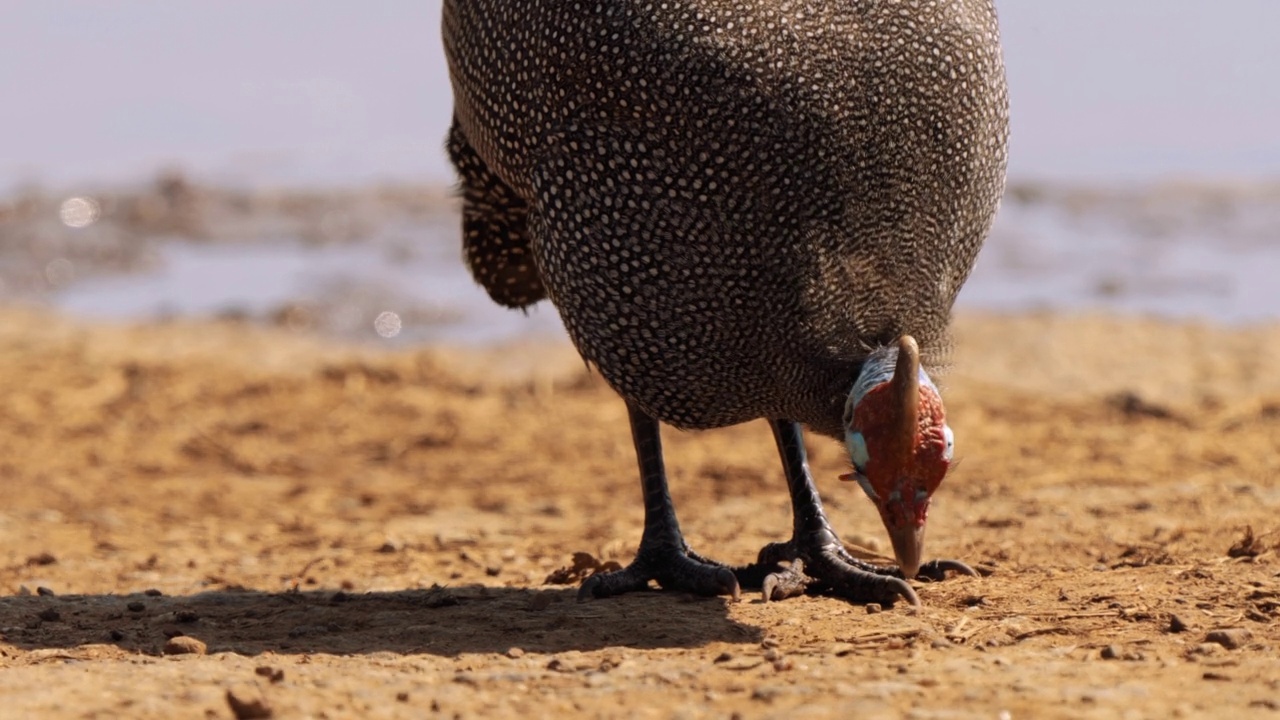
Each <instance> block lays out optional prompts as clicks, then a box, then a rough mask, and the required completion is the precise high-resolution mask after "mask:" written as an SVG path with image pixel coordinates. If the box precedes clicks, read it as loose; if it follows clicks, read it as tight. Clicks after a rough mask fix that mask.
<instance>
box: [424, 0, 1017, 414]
mask: <svg viewBox="0 0 1280 720" xmlns="http://www.w3.org/2000/svg"><path fill="white" fill-rule="evenodd" d="M445 7H446V10H445V37H446V48H447V51H448V55H449V58H450V64H451V68H452V69H453V77H454V93H455V114H456V121H457V133H456V135H460V136H461V137H459V138H458V140H459V141H462V140H465V142H466V143H467V144H469V146H470V148H471V149H472V150H473V151H474V153H475V155H476V156H478V157H479V158H482V159H483V161H484V163H485V165H486V166H487V168H488V170H489V171H490V172H491V173H492V174H493V175H494V176H496V177H497V178H498V179H500V180H501V181H502V182H503V183H504V184H505V185H506V186H507V187H508V188H509V189H510V190H511V192H512V194H513V195H514V196H516V197H518V198H520V200H522V201H523V203H524V204H526V205H527V206H529V207H531V208H532V214H533V217H532V218H531V222H530V223H529V224H530V225H531V226H532V227H533V228H535V229H536V231H535V236H536V238H537V242H536V243H534V244H533V247H532V252H533V253H534V254H535V255H536V258H537V266H538V267H539V268H540V270H541V280H542V283H543V286H544V287H545V288H546V290H547V291H548V293H549V295H550V297H551V299H552V301H553V302H554V303H555V305H556V307H557V308H558V309H559V311H560V313H561V315H562V317H563V318H564V321H565V324H566V326H567V328H568V330H569V333H570V335H571V337H572V338H573V340H574V342H575V343H576V344H577V346H578V348H579V350H580V351H581V352H582V354H583V355H584V356H585V357H586V358H587V359H588V360H590V361H591V362H593V363H594V364H595V365H597V366H598V367H599V368H600V371H601V372H602V373H603V374H604V376H605V378H606V379H607V380H608V381H609V382H610V383H611V384H612V385H613V386H614V387H615V388H616V389H617V390H618V391H619V392H620V393H622V394H623V395H624V396H626V397H628V398H631V399H632V400H634V401H635V402H636V403H637V404H638V405H639V406H640V407H641V408H643V409H645V410H646V411H648V412H650V413H651V414H653V415H655V416H657V417H659V418H661V419H662V420H664V421H667V422H670V423H672V424H675V425H677V426H682V427H690V428H707V427H715V426H722V425H728V424H733V423H738V422H743V421H746V420H751V419H755V418H761V417H788V418H793V419H796V420H798V421H800V422H803V423H805V424H807V425H809V426H810V427H812V428H814V429H815V430H816V431H818V432H822V433H824V434H827V435H831V436H836V437H838V436H839V435H840V433H841V429H840V418H841V411H842V410H843V404H844V394H845V393H847V392H848V387H849V384H850V383H851V378H852V377H854V376H855V375H856V373H857V369H858V366H859V363H860V362H861V360H862V359H863V358H865V357H866V355H867V354H868V352H870V350H871V349H873V348H874V347H876V346H878V345H883V344H886V343H890V342H892V341H893V340H894V339H895V338H896V337H898V335H900V334H903V333H910V334H912V335H913V336H915V337H916V339H917V341H918V342H920V344H921V346H922V348H923V349H924V352H925V357H926V360H928V359H930V358H934V357H938V356H939V355H940V353H939V352H938V351H939V350H940V349H941V348H942V346H943V345H944V343H945V336H946V326H947V321H948V317H949V314H950V308H951V305H952V302H953V301H954V299H955V295H956V293H957V292H958V291H959V289H960V286H961V284H962V283H963V282H964V280H965V278H966V277H967V275H968V273H969V269H970V267H971V266H972V264H973V261H974V259H975V257H976V255H977V252H978V249H979V247H980V245H981V243H982V239H983V237H984V235H985V234H986V232H987V229H988V227H989V225H990V222H991V218H992V215H993V213H994V210H995V207H996V204H997V202H998V199H999V197H1000V194H1001V191H1002V188H1003V180H1004V162H1005V153H1004V147H1005V134H1006V131H1005V128H1006V106H1005V101H1004V84H1003V82H1004V79H1003V78H1004V75H1003V69H1002V65H1001V61H1000V54H999V50H998V45H997V43H996V40H995V38H996V27H995V17H994V11H993V9H992V8H991V5H990V2H989V0H955V1H935V2H889V1H887V0H875V1H871V2H868V1H866V0H831V1H822V2H815V1H813V0H809V1H807V2H806V1H798V0H791V1H786V0H782V1H778V0H773V1H769V0H756V1H751V0H693V1H675V0H669V1H668V2H656V1H649V0H604V1H603V2H597V3H580V2H573V1H572V0H536V1H535V0H449V1H448V2H446V4H445ZM481 40H482V42H480V41H481ZM464 180H465V178H464Z"/></svg>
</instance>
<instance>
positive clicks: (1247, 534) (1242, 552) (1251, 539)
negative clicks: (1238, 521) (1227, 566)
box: [1227, 525, 1267, 558]
mask: <svg viewBox="0 0 1280 720" xmlns="http://www.w3.org/2000/svg"><path fill="white" fill-rule="evenodd" d="M1266 551H1267V544H1266V542H1264V541H1263V539H1262V538H1261V537H1260V536H1258V535H1254V534H1253V526H1252V525H1246V526H1245V528H1244V534H1242V535H1241V536H1240V539H1239V540H1237V541H1236V542H1235V544H1234V545H1232V546H1231V547H1230V548H1228V549H1227V556H1228V557H1233V558H1243V557H1249V558H1253V557H1258V556H1259V555H1261V554H1262V553H1264V552H1266Z"/></svg>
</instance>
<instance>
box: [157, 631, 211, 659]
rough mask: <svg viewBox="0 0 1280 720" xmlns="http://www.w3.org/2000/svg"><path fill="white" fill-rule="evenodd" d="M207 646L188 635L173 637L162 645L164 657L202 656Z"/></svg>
mask: <svg viewBox="0 0 1280 720" xmlns="http://www.w3.org/2000/svg"><path fill="white" fill-rule="evenodd" d="M208 651H209V648H208V646H206V645H205V644H204V643H203V642H200V641H199V640H197V639H195V638H193V637H191V636H190V635H175V636H174V637H171V638H169V640H168V642H166V643H165V644H164V654H165V655H204V654H205V653H206V652H208Z"/></svg>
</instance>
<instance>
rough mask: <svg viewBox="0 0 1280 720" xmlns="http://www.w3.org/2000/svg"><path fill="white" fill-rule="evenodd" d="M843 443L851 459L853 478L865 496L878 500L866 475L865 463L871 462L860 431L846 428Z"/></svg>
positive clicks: (865, 442)
mask: <svg viewBox="0 0 1280 720" xmlns="http://www.w3.org/2000/svg"><path fill="white" fill-rule="evenodd" d="M844 444H845V447H847V448H848V449H849V459H850V460H853V479H854V480H857V481H858V485H859V486H860V487H861V488H862V491H863V492H865V493H866V494H867V497H869V498H871V499H872V500H875V501H877V502H879V500H880V498H879V497H878V496H877V495H876V491H875V490H873V489H872V488H871V481H870V480H868V479H867V475H866V468H867V463H869V462H871V455H870V454H869V453H868V452H867V441H866V439H865V438H863V437H862V433H860V432H855V431H853V430H848V431H846V432H845V435H844Z"/></svg>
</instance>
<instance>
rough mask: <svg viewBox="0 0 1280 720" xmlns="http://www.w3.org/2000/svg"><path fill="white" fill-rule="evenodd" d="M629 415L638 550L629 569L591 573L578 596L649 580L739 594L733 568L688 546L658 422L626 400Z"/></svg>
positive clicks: (637, 586) (701, 591)
mask: <svg viewBox="0 0 1280 720" xmlns="http://www.w3.org/2000/svg"><path fill="white" fill-rule="evenodd" d="M627 412H628V414H629V415H630V417H631V438H632V441H633V442H634V443H635V447H636V459H637V460H638V461H639V464H640V485H641V487H642V488H643V490H644V534H643V535H642V536H641V537H640V550H639V552H637V553H636V557H635V560H632V561H631V564H630V565H628V566H627V567H625V568H623V569H621V570H617V571H615V572H609V573H599V574H596V575H592V576H591V577H589V578H587V579H586V581H584V582H583V583H582V587H581V589H579V590H578V599H579V600H584V599H587V598H593V597H596V598H602V597H609V596H611V595H620V594H622V593H625V592H630V591H632V590H643V589H645V588H647V587H648V586H649V581H650V580H656V581H657V583H658V584H659V585H661V586H662V587H663V588H664V589H668V590H684V591H686V592H691V593H696V594H698V595H732V596H733V597H734V598H735V599H737V597H738V595H739V590H738V580H737V578H736V577H735V576H734V574H733V571H732V570H730V569H729V568H727V567H725V566H724V565H721V564H720V563H716V562H713V561H710V560H707V559H705V558H702V557H699V556H698V555H697V554H696V553H694V552H693V551H692V550H690V549H689V546H688V544H687V543H685V541H684V535H683V534H681V532H680V523H679V521H677V520H676V511H675V507H674V506H673V505H672V504H671V493H670V492H669V491H668V490H667V472H666V469H665V467H664V466H663V461H662V438H661V436H660V435H659V431H658V421H657V420H655V419H653V418H652V417H650V416H649V415H647V414H646V413H645V412H643V411H642V410H640V408H638V407H636V406H635V405H632V404H631V403H629V402H628V403H627Z"/></svg>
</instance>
